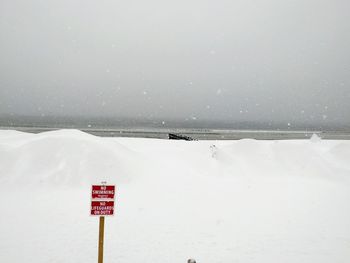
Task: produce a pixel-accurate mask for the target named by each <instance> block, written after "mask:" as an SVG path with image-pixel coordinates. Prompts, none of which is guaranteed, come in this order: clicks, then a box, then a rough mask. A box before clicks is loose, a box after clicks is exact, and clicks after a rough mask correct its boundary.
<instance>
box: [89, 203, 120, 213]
mask: <svg viewBox="0 0 350 263" xmlns="http://www.w3.org/2000/svg"><path fill="white" fill-rule="evenodd" d="M91 215H92V216H112V215H114V201H91Z"/></svg>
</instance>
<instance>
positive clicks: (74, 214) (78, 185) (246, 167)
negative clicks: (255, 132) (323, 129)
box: [0, 130, 350, 263]
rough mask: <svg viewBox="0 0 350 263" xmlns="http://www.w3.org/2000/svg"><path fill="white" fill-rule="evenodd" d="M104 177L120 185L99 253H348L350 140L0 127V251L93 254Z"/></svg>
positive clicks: (14, 258)
mask: <svg viewBox="0 0 350 263" xmlns="http://www.w3.org/2000/svg"><path fill="white" fill-rule="evenodd" d="M100 181H107V182H109V183H113V184H116V185H117V197H116V215H115V216H114V217H110V218H107V219H106V235H105V262H106V263H108V262H121V263H122V262H152V263H158V262H159V263H160V262H161V263H163V262H166V263H175V262H176V263H178V262H185V261H186V259H187V258H190V257H193V258H195V259H197V262H198V263H205V262H208V263H209V262H210V263H213V262H244V263H250V262H259V263H265V262H266V263H270V262H284V263H295V262H298V263H310V262H315V263H321V262H324V263H326V262H327V263H328V262H334V263H345V262H349V260H350V210H349V201H350V141H346V140H332V141H331V140H321V139H320V138H318V137H317V136H314V137H313V138H312V139H310V140H287V141H276V140H275V141H257V140H250V139H244V140H237V141H192V142H186V141H168V140H159V139H140V138H101V137H95V136H92V135H89V134H86V133H83V132H80V131H77V130H60V131H54V132H46V133H40V134H35V135H34V134H30V133H22V132H17V131H5V130H3V131H0V198H1V200H2V204H3V206H2V212H1V216H0V233H1V234H0V236H1V238H0V262H43V263H44V262H45V263H46V262H84V263H89V262H96V261H97V237H98V219H97V218H94V217H90V216H89V205H90V196H89V194H90V187H91V184H92V183H99V182H100Z"/></svg>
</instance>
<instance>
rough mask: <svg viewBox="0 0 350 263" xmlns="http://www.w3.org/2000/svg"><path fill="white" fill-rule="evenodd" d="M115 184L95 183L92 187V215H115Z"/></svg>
mask: <svg viewBox="0 0 350 263" xmlns="http://www.w3.org/2000/svg"><path fill="white" fill-rule="evenodd" d="M114 198H115V185H93V186H92V188H91V210H90V215H92V216H112V215H114Z"/></svg>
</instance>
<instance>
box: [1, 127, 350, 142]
mask: <svg viewBox="0 0 350 263" xmlns="http://www.w3.org/2000/svg"><path fill="white" fill-rule="evenodd" d="M60 129H67V128H61V127H28V126H0V130H17V131H21V132H28V133H41V132H48V131H53V130H60ZM68 129H79V130H81V131H83V132H86V133H89V134H92V135H95V136H101V137H132V138H157V139H168V134H169V133H175V134H181V135H186V136H189V137H191V138H193V139H196V140H239V139H256V140H292V139H310V138H311V136H312V135H313V134H317V135H318V136H319V137H320V138H322V139H327V140H350V132H344V131H300V130H295V131H292V130H288V131H286V130H248V129H247V130H230V129H189V128H185V129H171V128H153V129H152V128H120V129H117V128H92V127H91V128H82V127H74V128H71V127H70V128H68Z"/></svg>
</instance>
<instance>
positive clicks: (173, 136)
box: [169, 133, 195, 141]
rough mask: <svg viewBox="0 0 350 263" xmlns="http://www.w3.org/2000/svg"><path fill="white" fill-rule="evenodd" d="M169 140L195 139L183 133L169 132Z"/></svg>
mask: <svg viewBox="0 0 350 263" xmlns="http://www.w3.org/2000/svg"><path fill="white" fill-rule="evenodd" d="M169 140H185V141H194V140H195V139H193V138H191V137H189V136H186V135H181V134H175V133H169Z"/></svg>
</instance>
